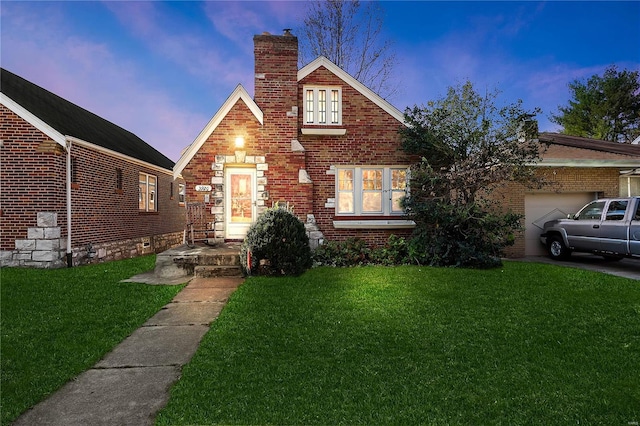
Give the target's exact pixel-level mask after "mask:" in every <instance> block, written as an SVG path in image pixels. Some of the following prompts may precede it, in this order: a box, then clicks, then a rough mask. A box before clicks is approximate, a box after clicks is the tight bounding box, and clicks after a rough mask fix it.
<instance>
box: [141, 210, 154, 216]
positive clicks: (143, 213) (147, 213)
mask: <svg viewBox="0 0 640 426" xmlns="http://www.w3.org/2000/svg"><path fill="white" fill-rule="evenodd" d="M138 213H139V214H140V215H142V216H155V215H157V214H158V212H145V211H144V210H138Z"/></svg>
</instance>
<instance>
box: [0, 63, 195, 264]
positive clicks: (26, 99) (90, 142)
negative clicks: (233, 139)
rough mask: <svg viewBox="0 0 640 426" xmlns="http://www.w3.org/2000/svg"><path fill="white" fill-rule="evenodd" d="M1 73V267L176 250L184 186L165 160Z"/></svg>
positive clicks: (130, 138) (131, 138)
mask: <svg viewBox="0 0 640 426" xmlns="http://www.w3.org/2000/svg"><path fill="white" fill-rule="evenodd" d="M0 72H1V91H2V93H1V94H0V104H1V105H0V116H1V122H0V123H1V125H0V154H1V156H2V161H1V164H0V172H1V179H2V191H1V194H0V223H1V235H0V254H1V262H2V263H1V264H2V266H32V267H45V268H46V267H60V266H64V265H67V266H72V265H79V264H83V263H88V262H92V261H94V262H95V261H103V260H114V259H120V258H128V257H133V256H137V255H142V254H147V253H153V252H159V251H162V250H165V249H168V248H170V247H172V246H175V245H177V244H180V243H182V241H183V229H184V223H185V219H184V208H183V207H181V204H183V203H181V202H180V201H184V200H180V192H181V190H183V189H184V182H183V181H182V180H175V179H174V178H173V171H172V168H173V165H174V163H173V162H172V161H171V160H169V159H168V158H167V157H165V156H164V155H162V154H161V153H160V152H158V151H157V150H155V149H154V148H152V147H151V146H150V145H148V144H147V143H145V142H144V141H143V140H142V139H140V138H138V137H137V136H136V135H134V134H132V133H131V132H128V131H126V130H125V129H122V128H121V127H118V126H116V125H115V124H113V123H110V122H109V121H107V120H104V119H102V118H100V117H98V116H97V115H95V114H93V113H91V112H89V111H87V110H85V109H82V108H80V107H79V106H77V105H74V104H72V103H71V102H68V101H66V100H65V99H62V98H61V97H59V96H57V95H55V94H53V93H51V92H48V91H47V90H45V89H43V88H41V87H38V86H36V85H34V84H32V83H30V82H28V81H27V80H25V79H23V78H21V77H19V76H17V75H15V74H13V73H11V72H9V71H6V70H4V69H2V70H1V71H0ZM68 211H70V212H71V221H70V222H71V223H69V220H68Z"/></svg>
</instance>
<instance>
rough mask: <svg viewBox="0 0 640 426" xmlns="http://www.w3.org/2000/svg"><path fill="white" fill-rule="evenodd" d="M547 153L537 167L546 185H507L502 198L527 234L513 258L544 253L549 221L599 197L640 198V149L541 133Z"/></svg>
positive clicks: (513, 250) (518, 240) (520, 238)
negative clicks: (520, 218)
mask: <svg viewBox="0 0 640 426" xmlns="http://www.w3.org/2000/svg"><path fill="white" fill-rule="evenodd" d="M539 140H540V142H541V143H542V146H543V149H544V152H543V154H542V160H541V161H540V162H538V163H537V164H536V165H535V167H536V169H537V172H538V174H539V175H540V176H542V177H543V178H544V179H545V181H546V182H547V185H546V186H545V187H543V188H541V189H537V190H532V189H528V188H524V187H521V186H519V185H515V184H509V185H505V187H503V188H501V190H500V191H499V194H498V196H501V197H502V198H503V199H504V200H505V208H507V209H510V210H512V211H514V212H516V213H519V214H522V215H524V226H525V232H524V235H520V236H518V237H517V238H516V242H515V245H514V246H513V247H510V250H509V251H508V255H509V257H522V256H535V255H545V254H546V251H545V248H544V247H543V246H542V245H541V244H540V241H539V236H540V232H541V229H542V226H543V225H544V222H546V221H548V220H552V219H557V218H560V217H566V216H567V214H570V213H576V212H577V211H578V209H580V208H581V207H582V206H584V205H585V204H587V203H588V202H589V201H592V200H594V199H596V198H604V197H627V196H633V195H640V173H639V171H640V146H638V145H628V144H617V143H613V142H606V141H601V140H594V139H587V138H581V137H577V136H569V135H562V134H557V133H541V134H540V135H539Z"/></svg>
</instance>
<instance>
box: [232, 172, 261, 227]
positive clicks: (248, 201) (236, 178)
mask: <svg viewBox="0 0 640 426" xmlns="http://www.w3.org/2000/svg"><path fill="white" fill-rule="evenodd" d="M224 192H225V201H224V205H225V215H224V217H225V229H226V238H227V239H230V240H239V239H244V237H245V236H246V235H247V231H248V230H249V227H250V226H251V224H252V223H253V222H255V221H256V169H251V168H232V167H229V168H226V169H225V191H224Z"/></svg>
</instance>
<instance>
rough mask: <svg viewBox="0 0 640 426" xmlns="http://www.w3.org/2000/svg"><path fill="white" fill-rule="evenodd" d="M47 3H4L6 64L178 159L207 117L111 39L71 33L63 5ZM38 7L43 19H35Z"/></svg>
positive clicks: (3, 44)
mask: <svg viewBox="0 0 640 426" xmlns="http://www.w3.org/2000/svg"><path fill="white" fill-rule="evenodd" d="M26 6H29V4H27V5H26ZM39 6H40V4H38V7H39ZM45 9H46V10H42V9H40V10H38V11H36V10H35V9H33V8H30V7H23V6H22V5H16V4H14V3H5V4H3V16H2V18H3V26H2V55H3V66H6V67H7V69H9V70H11V71H13V72H15V73H17V74H18V75H20V76H22V77H24V78H26V79H27V80H29V81H31V82H33V83H35V84H38V85H39V86H41V87H43V88H45V89H47V90H50V91H52V92H54V93H56V94H58V95H60V96H62V97H64V98H65V99H67V100H69V101H71V102H73V103H75V104H77V105H79V106H81V107H83V108H85V109H87V110H89V111H91V112H93V113H95V114H98V115H99V116H101V117H103V118H105V119H107V120H109V121H112V122H113V123H115V124H117V125H119V126H121V127H123V128H125V129H127V130H130V131H132V132H133V133H135V134H137V135H138V136H140V137H141V138H142V139H143V140H145V141H146V142H148V143H149V144H151V145H152V146H154V147H155V148H156V149H158V150H159V151H161V152H162V153H163V154H165V155H167V156H168V157H169V158H171V159H172V160H174V161H175V160H177V159H178V158H179V154H180V151H181V149H182V148H184V146H186V145H188V144H189V143H190V142H191V141H192V140H193V138H194V137H195V136H196V134H197V133H198V129H199V128H202V127H203V126H204V124H205V123H206V121H207V120H208V117H206V116H205V115H203V114H201V113H198V112H194V111H193V110H191V109H190V108H189V107H188V105H185V104H182V103H180V102H179V101H176V100H175V99H173V98H172V96H171V95H170V94H169V92H167V91H164V90H162V88H158V87H154V86H153V84H152V83H150V82H149V81H148V80H149V79H148V78H147V72H148V71H147V70H146V69H143V68H140V66H139V65H138V64H136V63H134V62H132V61H131V60H129V59H127V58H126V57H123V56H120V55H118V54H116V53H115V52H114V51H113V49H112V47H111V46H110V45H109V44H108V43H104V42H95V41H92V40H90V39H88V38H86V37H82V36H80V35H77V34H74V33H72V32H71V30H72V29H73V28H72V26H66V25H62V23H63V16H64V14H63V13H61V12H60V11H59V10H58V9H56V8H54V7H51V6H50V5H49V4H47V3H45ZM34 13H37V15H40V14H42V16H41V17H42V19H43V20H41V21H39V20H38V19H34ZM39 17H40V16H39ZM29 22H39V23H40V25H31V24H29ZM43 24H44V25H43ZM50 28H55V29H56V30H55V31H49V30H47V29H50ZM27 29H28V32H27V33H25V30H27Z"/></svg>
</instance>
